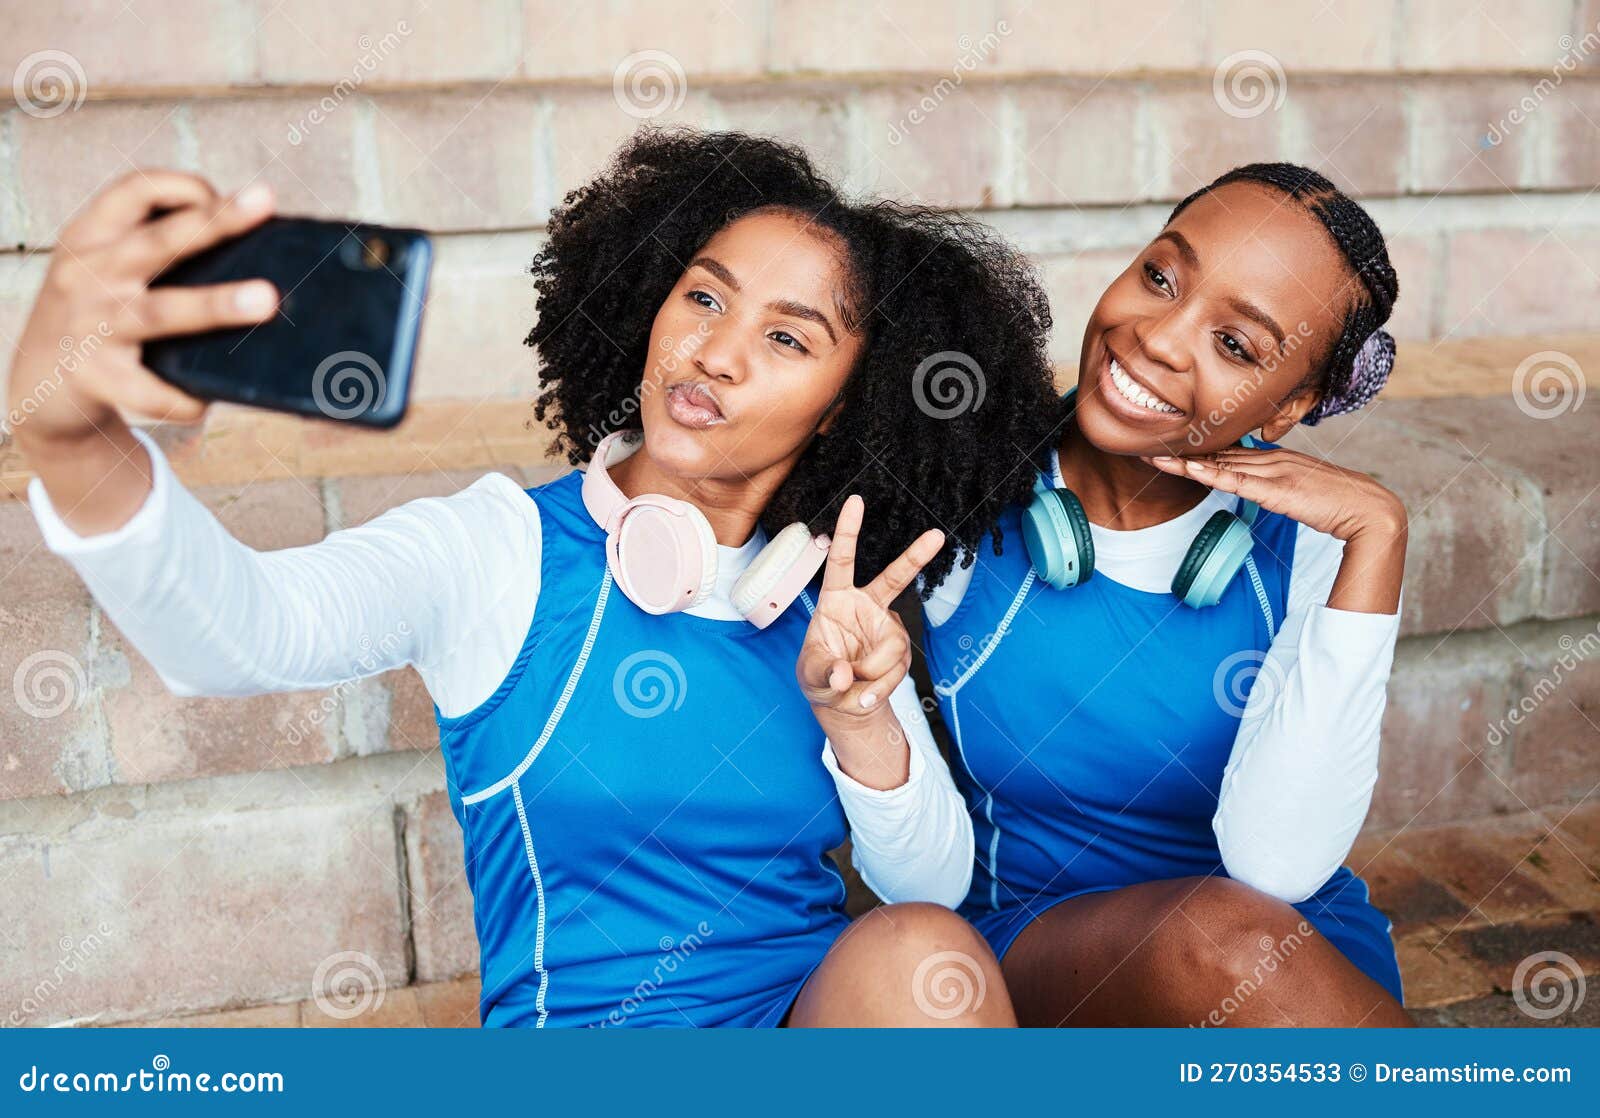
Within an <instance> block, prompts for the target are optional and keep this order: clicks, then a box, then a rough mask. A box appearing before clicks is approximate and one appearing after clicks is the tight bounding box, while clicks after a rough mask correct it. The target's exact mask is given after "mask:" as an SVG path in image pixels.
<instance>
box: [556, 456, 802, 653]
mask: <svg viewBox="0 0 1600 1118" xmlns="http://www.w3.org/2000/svg"><path fill="white" fill-rule="evenodd" d="M643 441H644V432H642V431H617V432H614V433H613V434H610V435H607V436H606V437H605V438H603V439H601V440H600V445H599V446H597V447H596V448H595V451H594V457H592V458H591V459H589V465H588V466H587V467H585V469H584V471H583V504H584V507H585V508H587V509H588V510H589V515H590V516H592V517H594V519H595V523H597V524H599V525H600V526H601V527H602V528H604V529H605V531H606V565H607V566H609V567H610V568H611V577H612V578H614V579H616V580H617V586H619V587H620V588H621V589H622V592H623V593H624V594H626V595H627V596H628V599H629V600H630V601H631V602H633V604H634V605H636V606H638V607H639V608H640V609H642V610H644V611H645V612H646V613H656V614H661V613H677V612H678V611H679V610H685V609H688V608H689V607H690V606H693V605H695V604H696V603H698V602H701V601H703V600H704V599H705V596H706V595H707V594H709V593H711V591H712V589H713V588H714V587H715V586H716V584H717V538H716V536H715V535H714V534H713V533H712V531H711V525H710V523H709V522H708V521H707V520H706V518H705V514H704V513H702V512H701V511H700V510H699V509H697V508H695V507H694V506H693V505H691V504H690V503H689V502H688V501H680V500H678V499H677V498H676V497H667V496H663V495H662V494H660V493H641V494H639V496H637V497H634V498H631V499H630V498H628V497H626V496H624V495H623V492H622V490H621V489H618V488H617V483H616V482H614V481H612V480H611V475H610V474H608V473H607V472H606V469H607V467H609V466H612V465H614V464H615V463H617V462H620V461H621V460H622V459H624V458H626V457H627V456H628V455H629V454H631V453H633V452H634V451H635V450H637V449H638V448H639V446H640V445H641V444H642V443H643ZM828 543H829V541H828V538H827V537H826V536H813V535H812V534H811V533H810V532H809V531H808V530H807V529H806V526H805V525H804V524H801V523H799V522H798V521H796V522H795V523H793V524H791V525H789V526H788V527H787V528H785V529H784V530H783V531H781V532H779V533H778V534H777V535H776V536H774V537H773V538H772V540H771V542H769V543H768V544H767V545H766V546H765V547H763V548H762V549H761V554H759V555H757V556H756V557H755V560H754V561H753V562H752V563H751V564H750V566H749V568H748V569H747V570H746V571H745V572H744V573H743V574H741V575H740V576H739V577H738V579H737V580H736V581H735V582H734V584H733V608H734V609H736V610H738V611H739V615H740V616H741V617H743V618H744V619H745V620H746V621H748V622H750V624H752V625H754V626H755V627H756V628H758V629H765V628H766V627H767V626H768V625H771V624H772V623H773V622H774V621H776V620H777V619H778V618H779V617H780V616H781V615H782V614H783V611H784V610H786V609H788V608H789V605H790V603H792V602H793V601H794V600H795V599H796V598H798V597H799V596H800V591H802V590H804V589H805V588H806V585H807V584H808V583H809V582H810V581H811V579H812V578H813V577H814V576H815V575H816V573H817V570H818V568H820V567H821V566H822V561H823V560H824V559H826V558H827V557H828Z"/></svg>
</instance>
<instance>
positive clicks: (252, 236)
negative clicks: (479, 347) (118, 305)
mask: <svg viewBox="0 0 1600 1118" xmlns="http://www.w3.org/2000/svg"><path fill="white" fill-rule="evenodd" d="M431 263H432V246H431V243H430V242H429V240H428V237H427V236H426V234H424V233H422V232H420V231H418V230H415V229H389V228H385V227H383V226H377V225H363V224H358V223H346V222H336V221H313V220H309V219H303V218H302V219H295V218H279V217H275V218H272V219H270V220H268V221H266V222H264V223H263V224H261V225H260V226H258V227H256V228H255V229H252V230H250V231H249V232H248V233H246V234H244V235H243V236H241V237H238V238H235V239H232V240H228V241H225V242H223V243H221V244H218V245H216V246H214V247H211V248H208V249H207V250H206V251H204V252H202V253H200V254H198V255H196V256H193V257H190V258H188V259H185V260H182V261H180V262H179V263H177V264H175V265H173V266H172V267H170V268H168V269H166V270H165V271H164V272H163V273H162V274H161V275H159V276H157V277H156V278H155V280H154V282H153V284H152V287H153V288H154V289H158V290H159V289H166V288H184V287H188V288H195V287H205V286H210V285H216V284H225V283H234V282H238V281H241V280H245V279H248V278H252V277H261V278H264V279H266V280H268V281H270V282H271V283H272V284H273V285H274V286H275V287H276V288H277V290H278V292H279V302H278V307H277V314H276V315H274V316H273V317H272V318H271V319H270V320H268V321H266V322H264V323H258V324H252V325H249V326H234V327H229V328H224V329H217V330H211V331H208V332H206V333H203V334H198V335H190V336H185V337H172V338H161V339H157V340H152V341H149V342H147V343H146V344H145V346H144V363H145V365H147V366H148V367H149V368H150V369H151V370H152V371H154V372H155V373H157V374H158V375H159V376H161V377H162V378H163V379H165V380H167V381H168V382H170V383H172V384H174V385H176V386H178V387H179V388H181V389H183V390H184V391H185V392H188V393H190V394H191V395H194V396H202V397H208V398H211V399H218V400H232V401H236V402H239V403H245V404H253V405H256V406H258V407H265V408H274V409H277V410H280V411H288V412H295V413H298V414H301V415H308V416H322V417H325V418H328V419H335V420H342V421H346V422H351V423H359V424H364V425H367V426H373V427H392V426H393V425H394V424H396V423H398V422H399V421H400V419H401V418H402V417H403V416H404V414H405V410H406V402H407V399H408V396H409V394H410V389H411V369H412V362H413V358H414V356H415V354H416V345H417V336H418V330H419V328H420V324H421V319H422V306H423V301H424V298H425V295H426V291H427V284H428V272H429V267H430V265H431Z"/></svg>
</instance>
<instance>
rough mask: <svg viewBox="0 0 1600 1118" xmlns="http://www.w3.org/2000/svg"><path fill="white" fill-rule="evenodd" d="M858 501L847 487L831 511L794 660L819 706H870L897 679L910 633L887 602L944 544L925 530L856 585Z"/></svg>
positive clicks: (855, 709) (858, 711)
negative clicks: (817, 582) (824, 555)
mask: <svg viewBox="0 0 1600 1118" xmlns="http://www.w3.org/2000/svg"><path fill="white" fill-rule="evenodd" d="M864 508H865V502H864V501H862V499H861V498H860V496H858V495H855V494H852V495H851V496H850V497H849V498H848V499H847V500H846V501H845V503H844V507H843V508H842V509H840V510H839V520H838V523H837V524H836V525H835V526H834V531H833V543H832V545H831V546H830V547H829V549H828V560H827V566H826V567H825V568H824V569H823V575H822V593H821V595H820V596H819V597H818V599H817V608H816V612H815V613H813V614H812V616H811V625H810V626H809V627H808V628H807V629H806V637H805V642H804V644H802V645H801V648H800V658H799V660H798V661H796V663H795V677H796V678H797V679H798V680H799V682H800V689H801V691H802V692H804V694H805V697H806V699H807V701H808V702H810V703H811V705H812V706H813V707H814V708H817V709H818V710H819V712H820V711H821V710H830V711H833V712H836V713H838V714H842V715H865V714H869V713H872V712H873V711H874V708H875V707H876V705H877V704H878V703H879V702H880V701H881V700H883V699H886V698H888V696H889V694H890V692H892V691H893V690H894V689H895V687H896V686H897V685H898V684H899V683H900V681H901V680H902V679H904V678H905V675H906V672H907V671H908V670H909V669H910V667H911V639H910V638H909V637H908V636H907V635H906V628H905V625H904V624H902V623H901V621H900V618H899V617H898V616H897V615H896V614H895V612H894V611H893V610H892V609H890V608H889V607H890V605H891V603H893V602H894V600H895V598H896V597H898V596H899V594H900V592H901V591H902V590H904V589H905V588H906V587H907V586H909V585H910V584H911V580H912V579H914V578H916V577H917V574H918V572H920V571H921V570H922V568H923V567H925V566H927V565H928V563H929V562H930V561H931V560H932V559H933V557H934V556H935V555H937V554H938V553H939V549H940V548H941V547H943V546H944V533H943V532H941V531H939V530H938V529H937V528H933V529H929V530H928V531H926V532H924V533H923V534H922V535H920V536H918V537H917V539H916V541H915V542H914V543H912V545H911V546H910V547H908V548H906V549H905V551H903V552H901V553H900V557H899V558H898V559H896V560H895V561H894V562H893V563H890V564H889V565H888V566H887V567H885V568H884V569H883V571H882V573H880V574H879V575H878V577H877V578H875V579H873V580H872V581H871V582H870V583H868V584H867V585H866V586H857V585H856V537H857V536H858V535H859V534H860V531H861V517H862V511H863V509H864Z"/></svg>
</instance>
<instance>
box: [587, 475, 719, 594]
mask: <svg viewBox="0 0 1600 1118" xmlns="http://www.w3.org/2000/svg"><path fill="white" fill-rule="evenodd" d="M606 561H607V563H608V564H609V565H610V567H611V573H612V576H613V577H614V578H615V579H616V580H617V586H618V588H619V589H621V591H622V592H623V593H624V594H626V595H627V596H628V599H629V600H630V601H632V602H633V603H634V604H635V605H637V606H638V607H639V608H640V609H642V610H644V611H645V612H646V613H653V614H664V613H676V612H677V611H678V610H682V609H688V608H690V607H691V606H695V605H698V604H699V603H700V602H703V601H705V599H706V596H707V595H708V594H710V593H711V592H712V591H713V590H714V589H715V588H716V585H717V537H716V533H715V532H713V531H712V530H711V522H710V521H708V520H707V519H706V518H705V514H704V513H702V512H701V511H700V510H699V509H697V508H695V507H694V506H693V505H691V504H689V503H688V502H687V501H678V500H676V499H674V498H670V497H661V496H658V495H655V494H647V495H645V496H642V497H638V498H635V499H634V500H633V501H631V502H629V504H628V507H627V508H625V509H624V510H623V513H622V517H621V519H620V520H619V521H618V523H617V526H616V528H615V529H614V530H613V531H612V532H611V534H610V535H608V536H607V538H606Z"/></svg>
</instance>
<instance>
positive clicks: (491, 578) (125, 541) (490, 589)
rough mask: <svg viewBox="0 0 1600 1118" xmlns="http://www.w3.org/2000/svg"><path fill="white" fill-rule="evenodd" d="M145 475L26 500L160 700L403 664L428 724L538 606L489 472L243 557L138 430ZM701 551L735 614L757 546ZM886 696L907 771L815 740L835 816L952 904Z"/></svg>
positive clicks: (950, 882) (912, 726)
mask: <svg viewBox="0 0 1600 1118" xmlns="http://www.w3.org/2000/svg"><path fill="white" fill-rule="evenodd" d="M134 435H135V437H136V438H137V439H138V441H139V442H140V444H141V445H143V446H144V447H145V449H146V451H147V452H148V454H149V456H150V463H151V472H152V478H153V485H152V488H151V491H150V493H149V495H148V496H147V497H146V498H145V501H144V503H143V504H142V505H141V506H140V507H139V509H138V510H137V511H136V512H135V513H134V515H133V516H132V517H131V518H130V519H129V520H128V521H127V522H126V523H125V524H123V525H122V526H120V527H119V528H116V529H114V530H113V531H110V532H103V533H99V534H95V535H90V536H82V535H79V534H78V533H76V532H75V531H73V529H72V528H70V527H69V526H68V525H67V524H66V523H65V522H64V521H63V520H62V519H61V518H60V516H59V515H58V514H57V512H56V510H55V508H54V506H53V505H52V504H51V502H50V496H49V494H48V493H47V492H46V490H45V488H44V484H43V482H41V481H40V480H39V479H37V478H35V479H34V480H33V481H31V482H30V483H29V486H28V501H29V504H30V506H31V507H32V510H33V513H34V518H35V519H36V520H37V522H38V524H39V529H40V531H41V533H42V534H43V536H44V540H45V544H46V546H48V547H49V548H50V550H51V551H53V552H54V553H55V554H57V555H60V556H62V557H63V558H64V559H66V560H67V561H68V562H69V563H71V564H72V566H73V567H74V569H76V571H77V572H78V574H79V575H80V576H81V577H82V579H83V581H84V583H85V584H86V585H87V586H88V588H89V590H90V592H91V593H93V595H94V596H95V598H96V600H97V601H99V603H100V605H101V606H102V608H103V609H104V610H105V612H106V614H107V615H108V616H109V617H110V618H111V619H112V620H113V621H114V622H116V624H117V626H118V628H120V629H121V630H122V632H123V633H124V635H126V637H127V638H128V640H129V641H130V642H131V643H132V644H133V646H134V647H135V648H136V649H138V651H139V652H140V653H141V654H142V655H143V656H144V657H145V658H146V659H147V660H149V661H150V663H151V665H152V666H153V667H154V668H155V670H156V672H157V674H158V675H159V676H160V678H161V680H162V682H163V683H165V685H166V686H167V687H168V688H169V689H170V690H171V691H172V692H173V693H174V694H177V695H252V694H260V693H263V692H272V691H293V690H303V689H312V688H323V687H331V686H333V685H335V684H338V683H341V682H344V681H346V680H350V679H356V678H360V677H363V676H369V675H375V674H377V673H379V672H384V671H388V670H390V669H393V668H398V667H401V666H404V665H408V664H409V665H412V666H414V667H415V668H416V670H417V673H418V674H419V675H420V676H421V678H422V680H423V682H424V684H425V685H426V686H427V688H428V692H429V694H430V695H431V696H432V698H433V700H434V702H435V703H437V704H438V706H439V709H440V710H441V711H442V712H443V713H444V714H445V715H446V716H456V715H461V714H465V713H467V712H469V711H471V710H472V709H473V708H475V707H477V706H478V705H479V704H481V703H482V702H483V701H484V700H485V699H487V698H488V697H489V696H491V695H493V694H494V692H495V690H496V689H497V688H498V687H499V685H500V683H501V681H502V680H504V678H505V676H506V674H507V672H508V671H509V670H510V669H511V667H512V665H513V663H514V662H515V660H516V657H517V653H518V651H519V650H520V648H521V645H522V641H523V638H524V636H525V635H526V634H527V631H528V626H529V624H530V623H531V621H532V618H533V615H534V610H535V609H536V608H559V603H552V604H551V605H550V606H549V607H540V603H539V571H540V562H539V558H540V539H541V537H540V524H539V508H538V505H537V504H536V503H535V502H534V501H533V500H531V499H530V498H529V497H528V495H527V494H526V493H525V492H523V489H522V487H521V486H520V485H519V484H518V483H517V482H515V481H513V480H512V479H511V478H509V477H507V476H505V475H504V474H500V473H489V474H485V475H484V476H483V477H481V478H479V479H478V480H477V481H475V482H473V483H472V484H471V485H469V486H467V487H466V488H465V489H462V490H461V491H460V492H458V493H455V494H453V495H451V496H448V497H424V498H420V499H417V500H413V501H409V502H407V503H405V504H403V505H400V506H398V507H396V508H393V509H390V510H389V511H387V512H385V513H383V514H381V515H379V516H377V517H375V518H374V519H372V520H371V521H369V522H367V523H365V524H362V525H360V526H357V527H353V528H344V529H340V530H339V531H335V532H331V533H329V534H328V536H327V537H326V538H324V539H323V540H321V541H319V542H317V543H314V544H308V545H305V546H302V547H291V548H284V549H281V550H276V551H257V550H255V549H253V548H251V547H249V546H247V545H245V544H243V543H241V542H240V541H239V540H237V539H235V538H234V537H233V536H232V535H230V534H229V533H228V531H227V529H226V528H224V527H223V526H222V524H221V523H219V522H218V521H217V519H216V517H215V516H213V515H212V514H211V512H210V510H208V509H207V508H206V507H205V506H204V505H202V504H201V503H200V502H199V501H198V500H197V499H196V498H195V497H194V495H193V494H191V493H190V492H189V491H188V490H187V489H185V488H184V487H183V485H182V484H181V483H180V482H179V481H178V479H177V477H176V475H174V474H173V472H172V469H171V466H170V464H169V463H168V462H167V460H166V457H165V455H164V454H163V453H162V452H161V449H160V448H159V447H158V446H157V445H156V444H155V442H154V441H153V440H152V439H151V438H150V437H149V436H148V435H147V434H145V433H144V432H143V431H140V430H138V429H135V430H134ZM765 543H766V538H765V536H764V534H763V533H762V532H761V530H760V528H759V527H758V528H757V529H756V532H755V534H754V535H753V536H752V537H751V539H750V540H749V541H748V542H747V543H745V544H744V545H743V546H741V547H724V546H719V548H718V552H719V556H718V560H719V561H718V568H717V585H716V589H715V592H714V593H712V594H711V595H710V596H709V597H708V598H707V600H706V601H705V602H703V603H702V604H700V605H698V606H696V607H694V608H693V609H691V610H690V611H689V612H690V613H694V614H697V615H699V616H701V617H710V618H718V619H722V620H738V619H739V614H738V613H737V612H736V611H735V610H734V608H733V603H732V600H731V591H732V587H733V583H734V580H735V579H736V578H737V577H738V576H739V574H740V573H741V572H742V571H743V570H744V569H745V568H746V567H747V566H748V565H749V564H750V562H751V561H752V560H753V559H754V558H755V556H756V555H757V554H758V553H759V552H760V550H761V548H762V547H763V546H764V545H765ZM890 702H891V704H892V707H893V709H894V711H895V714H896V715H897V716H898V718H899V720H900V724H901V726H902V727H903V729H904V730H905V732H906V735H907V737H908V739H909V744H910V749H911V754H910V760H909V776H908V778H907V780H906V782H905V783H904V784H902V785H901V786H900V787H898V788H891V789H887V790H880V789H873V788H868V787H866V786H865V785H862V784H860V783H858V782H857V781H855V780H854V779H852V778H851V777H850V776H848V775H847V774H845V773H844V772H843V771H842V770H841V769H840V768H839V764H838V760H837V758H836V757H835V756H834V754H833V749H832V746H831V743H827V742H825V743H824V746H823V750H822V757H821V761H822V764H823V765H824V766H825V767H826V768H827V770H828V772H829V773H830V774H832V776H833V779H834V782H835V784H836V786H837V788H838V794H839V799H840V802H841V803H842V805H843V807H844V811H845V815H846V817H847V818H848V819H849V822H850V828H851V835H852V840H853V841H852V851H853V853H852V858H853V860H854V862H855V865H856V868H857V869H858V870H859V871H860V873H861V876H862V879H863V880H864V881H865V882H866V884H867V885H868V887H870V888H871V889H872V890H873V891H874V892H876V893H877V894H878V895H879V896H880V897H882V898H883V899H884V900H886V901H909V900H920V901H932V902H935V903H938V904H943V905H946V906H948V907H954V906H955V905H956V904H957V903H959V901H960V900H961V899H962V897H964V896H965V895H966V892H967V887H968V884H969V882H970V880H971V876H972V856H973V850H972V842H973V840H972V821H971V819H970V818H969V817H968V815H967V812H966V807H965V804H964V803H963V802H962V800H961V796H960V793H959V792H957V791H956V788H955V784H954V782H953V780H952V779H951V776H950V772H949V769H948V768H947V767H946V765H945V763H944V761H943V759H942V758H941V757H940V756H939V753H938V748H937V746H936V745H935V744H934V740H933V735H932V733H931V732H930V730H929V728H928V723H927V718H926V716H925V715H924V713H923V710H922V707H921V705H920V703H919V702H918V700H917V695H916V691H915V688H914V686H913V684H912V682H911V680H910V678H909V677H908V678H907V679H905V680H904V681H902V682H901V684H900V686H899V687H897V688H896V689H895V691H894V693H893V694H892V695H891V696H890Z"/></svg>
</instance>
